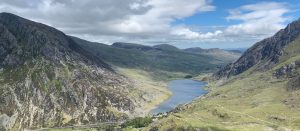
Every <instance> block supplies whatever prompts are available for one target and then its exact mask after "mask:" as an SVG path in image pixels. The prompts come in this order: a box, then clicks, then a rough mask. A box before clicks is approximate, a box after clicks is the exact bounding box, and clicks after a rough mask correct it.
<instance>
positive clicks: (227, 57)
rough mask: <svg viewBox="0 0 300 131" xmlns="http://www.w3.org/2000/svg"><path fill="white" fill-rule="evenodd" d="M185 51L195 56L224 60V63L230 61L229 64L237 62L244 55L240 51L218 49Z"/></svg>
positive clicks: (189, 49) (190, 49)
mask: <svg viewBox="0 0 300 131" xmlns="http://www.w3.org/2000/svg"><path fill="white" fill-rule="evenodd" d="M184 51H186V52H191V53H195V54H200V55H206V56H211V57H214V58H217V59H219V60H224V61H229V62H233V61H235V60H237V59H238V58H239V57H240V56H241V54H242V53H241V52H238V51H227V50H222V49H218V48H212V49H202V48H199V47H195V48H187V49H184Z"/></svg>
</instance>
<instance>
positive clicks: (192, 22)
mask: <svg viewBox="0 0 300 131" xmlns="http://www.w3.org/2000/svg"><path fill="white" fill-rule="evenodd" d="M0 12H9V13H13V14H16V15H19V16H21V17H24V18H27V19H30V20H33V21H36V22H41V23H44V24H47V25H49V26H53V27H55V28H57V29H59V30H61V31H63V32H65V33H66V34H68V35H72V36H76V37H79V38H82V39H86V40H89V41H93V42H100V43H105V44H112V43H114V42H131V43H138V44H144V45H156V44H171V45H175V46H177V47H179V48H189V47H201V48H224V49H227V48H247V47H250V46H251V45H253V44H255V42H258V41H260V40H262V39H264V38H267V37H270V36H272V35H273V34H275V33H276V32H277V31H278V30H280V29H282V28H284V27H285V26H286V25H287V24H288V23H290V22H292V21H294V20H297V19H299V18H300V0H0Z"/></svg>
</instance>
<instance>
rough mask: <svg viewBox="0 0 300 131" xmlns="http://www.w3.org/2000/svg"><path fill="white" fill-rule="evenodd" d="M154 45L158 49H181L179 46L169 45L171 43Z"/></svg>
mask: <svg viewBox="0 0 300 131" xmlns="http://www.w3.org/2000/svg"><path fill="white" fill-rule="evenodd" d="M152 47H153V48H156V49H162V50H171V51H179V50H180V49H178V48H177V47H175V46H172V45H169V44H160V45H154V46H152Z"/></svg>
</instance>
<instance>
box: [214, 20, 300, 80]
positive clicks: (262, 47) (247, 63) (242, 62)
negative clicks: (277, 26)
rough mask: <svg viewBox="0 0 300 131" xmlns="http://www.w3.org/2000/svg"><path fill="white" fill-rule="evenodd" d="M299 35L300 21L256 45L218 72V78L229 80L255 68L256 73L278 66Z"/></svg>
mask: <svg viewBox="0 0 300 131" xmlns="http://www.w3.org/2000/svg"><path fill="white" fill-rule="evenodd" d="M299 34H300V20H298V21H294V22H292V23H291V24H289V25H288V26H287V27H286V28H285V29H282V30H280V31H279V32H277V33H276V34H275V35H274V36H272V37H270V38H267V39H264V40H262V41H260V42H258V43H256V44H255V45H254V46H252V47H251V48H249V49H248V50H247V51H246V52H245V53H244V54H243V55H242V56H241V57H240V58H239V59H238V60H237V61H236V62H234V63H232V64H229V65H227V66H226V67H225V68H224V69H222V70H220V71H218V72H217V73H216V74H215V76H216V78H224V77H225V78H226V77H227V78H228V77H230V76H234V75H238V74H241V73H243V72H245V71H246V70H248V69H249V68H251V67H253V66H256V67H255V69H254V70H256V71H264V70H268V69H271V68H272V67H274V66H275V65H276V64H278V62H279V59H280V57H281V56H282V55H284V52H283V49H284V48H285V47H286V46H288V45H289V44H290V43H291V42H292V41H295V40H296V39H297V38H298V37H299Z"/></svg>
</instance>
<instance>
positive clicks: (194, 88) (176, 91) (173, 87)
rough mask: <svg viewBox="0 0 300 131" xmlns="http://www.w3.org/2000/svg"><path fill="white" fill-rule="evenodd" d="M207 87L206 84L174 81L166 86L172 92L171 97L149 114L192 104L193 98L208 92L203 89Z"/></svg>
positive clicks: (184, 80)
mask: <svg viewBox="0 0 300 131" xmlns="http://www.w3.org/2000/svg"><path fill="white" fill-rule="evenodd" d="M206 85H207V83H206V82H202V81H196V80H190V79H182V80H174V81H171V82H170V83H169V84H168V88H169V90H170V91H171V92H172V96H171V97H170V98H169V99H168V100H166V101H165V102H163V103H161V104H160V105H158V106H157V107H156V108H155V109H153V110H152V111H151V112H150V113H151V114H157V113H165V112H168V111H170V110H172V109H174V108H175V107H176V106H178V105H180V104H186V103H189V102H192V101H193V100H194V99H195V98H197V97H199V96H201V95H204V94H206V93H207V92H208V91H207V90H204V89H203V87H205V86H206Z"/></svg>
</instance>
